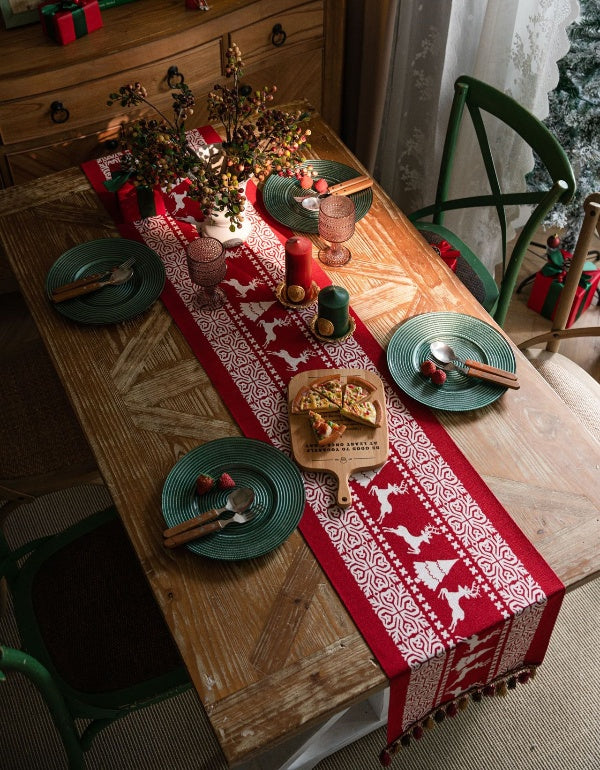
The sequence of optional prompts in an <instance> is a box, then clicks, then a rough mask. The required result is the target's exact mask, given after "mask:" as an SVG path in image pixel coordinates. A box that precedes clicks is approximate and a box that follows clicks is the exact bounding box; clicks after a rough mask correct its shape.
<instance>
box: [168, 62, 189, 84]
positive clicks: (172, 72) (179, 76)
mask: <svg viewBox="0 0 600 770" xmlns="http://www.w3.org/2000/svg"><path fill="white" fill-rule="evenodd" d="M184 80H185V78H184V77H183V73H182V72H180V71H179V69H178V68H177V65H175V64H172V65H171V66H170V67H169V69H168V70H167V85H168V86H169V88H175V87H176V86H180V85H181V84H182V83H183V81H184Z"/></svg>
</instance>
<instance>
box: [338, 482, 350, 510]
mask: <svg viewBox="0 0 600 770" xmlns="http://www.w3.org/2000/svg"><path fill="white" fill-rule="evenodd" d="M337 504H338V505H339V506H340V507H342V508H347V507H348V506H349V505H352V493H351V492H350V487H349V486H348V476H347V475H346V476H338V493H337Z"/></svg>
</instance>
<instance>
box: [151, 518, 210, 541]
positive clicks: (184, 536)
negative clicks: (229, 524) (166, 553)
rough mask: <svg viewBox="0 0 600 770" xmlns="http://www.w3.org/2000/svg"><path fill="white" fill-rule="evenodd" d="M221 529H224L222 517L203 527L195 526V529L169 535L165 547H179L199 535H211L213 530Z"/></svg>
mask: <svg viewBox="0 0 600 770" xmlns="http://www.w3.org/2000/svg"><path fill="white" fill-rule="evenodd" d="M219 529H223V525H222V524H221V521H220V519H217V520H216V521H211V522H210V523H209V524H204V526H202V527H194V528H193V529H187V530H186V531H185V532H180V533H179V534H178V535H174V536H173V537H167V538H165V540H164V541H163V545H164V546H165V548H177V546H180V545H184V544H185V543H189V542H190V540H197V539H198V538H199V537H204V536H205V535H210V533H211V532H216V531H217V530H219Z"/></svg>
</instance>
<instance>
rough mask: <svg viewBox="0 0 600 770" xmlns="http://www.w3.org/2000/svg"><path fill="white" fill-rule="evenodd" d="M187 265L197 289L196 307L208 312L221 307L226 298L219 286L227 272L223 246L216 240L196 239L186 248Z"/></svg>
mask: <svg viewBox="0 0 600 770" xmlns="http://www.w3.org/2000/svg"><path fill="white" fill-rule="evenodd" d="M187 264H188V270H189V273H190V280H191V281H192V283H193V284H195V285H196V286H197V287H198V289H197V291H196V298H195V301H196V305H197V306H198V307H199V308H207V309H208V310H216V309H217V308H220V307H222V306H223V305H224V304H225V302H226V297H225V293H224V292H223V290H222V289H220V288H219V284H220V283H221V281H222V280H223V278H225V274H226V272H227V264H226V262H225V248H224V246H223V244H222V243H221V242H220V241H218V240H217V239H216V238H196V239H195V240H194V241H192V242H191V243H190V244H189V245H188V247H187Z"/></svg>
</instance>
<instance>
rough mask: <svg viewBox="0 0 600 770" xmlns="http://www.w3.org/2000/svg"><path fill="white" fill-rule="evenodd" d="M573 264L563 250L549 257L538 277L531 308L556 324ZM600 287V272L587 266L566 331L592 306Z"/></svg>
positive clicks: (586, 264)
mask: <svg viewBox="0 0 600 770" xmlns="http://www.w3.org/2000/svg"><path fill="white" fill-rule="evenodd" d="M570 261H571V254H570V253H569V252H568V251H564V250H563V249H555V250H553V251H550V252H549V253H548V261H547V262H546V264H545V265H544V267H543V268H542V269H541V270H539V271H538V272H537V273H536V275H535V279H534V281H533V286H532V287H531V294H530V295H529V299H528V300H527V307H529V308H531V309H532V310H535V311H536V312H537V313H540V315H542V316H544V318H550V319H551V320H554V315H555V313H556V305H557V304H558V299H559V297H560V293H561V291H562V290H563V288H564V286H565V280H566V277H567V273H568V271H569V265H570ZM599 284H600V270H597V269H596V265H594V263H593V262H586V263H585V265H584V267H583V273H582V274H581V278H580V279H579V285H578V286H577V290H576V292H575V298H574V299H573V304H572V305H571V310H570V312H569V316H568V318H567V323H566V327H565V328H567V329H568V328H569V326H572V325H573V324H574V323H575V321H576V320H577V319H578V318H579V316H580V315H581V314H582V313H583V312H584V311H585V310H587V308H588V307H589V306H590V305H591V303H592V299H593V297H594V294H595V293H596V290H597V289H598V285H599Z"/></svg>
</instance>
